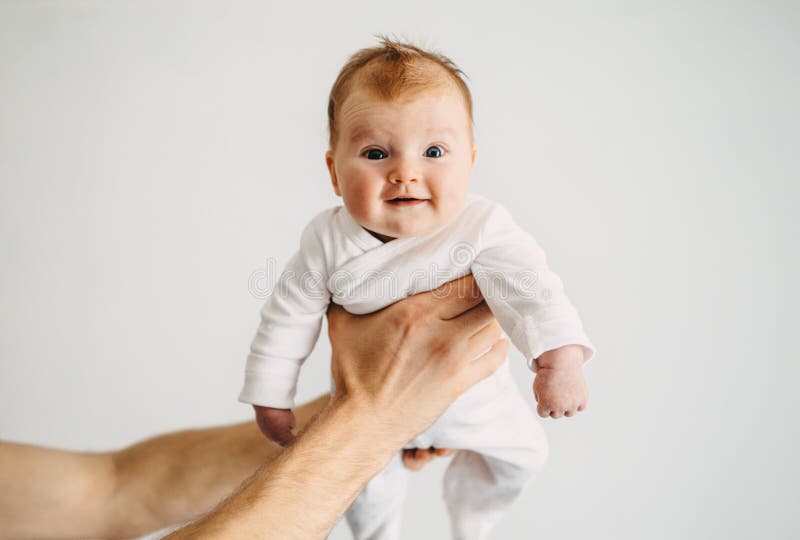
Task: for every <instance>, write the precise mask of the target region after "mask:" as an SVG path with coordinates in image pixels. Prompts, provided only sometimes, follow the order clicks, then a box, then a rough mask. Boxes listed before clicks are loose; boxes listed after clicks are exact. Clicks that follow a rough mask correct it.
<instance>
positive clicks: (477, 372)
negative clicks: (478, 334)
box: [463, 339, 508, 388]
mask: <svg viewBox="0 0 800 540" xmlns="http://www.w3.org/2000/svg"><path fill="white" fill-rule="evenodd" d="M507 354H508V340H507V339H501V340H500V341H497V342H495V343H494V345H492V347H491V349H489V351H488V352H487V353H486V354H484V355H483V356H481V357H480V358H476V359H475V360H473V361H472V362H470V363H469V364H467V366H466V367H465V368H464V371H463V373H464V377H465V379H464V380H465V384H466V385H467V386H466V388H469V387H471V386H472V385H474V384H476V383H478V382H480V381H482V380H483V379H485V378H486V377H488V376H489V375H491V374H492V373H494V372H495V371H497V368H499V367H500V366H501V365H502V364H503V362H504V361H505V359H506V355H507Z"/></svg>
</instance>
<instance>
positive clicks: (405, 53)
mask: <svg viewBox="0 0 800 540" xmlns="http://www.w3.org/2000/svg"><path fill="white" fill-rule="evenodd" d="M377 37H378V38H379V39H380V41H381V45H379V46H377V47H369V48H366V49H361V50H360V51H358V52H356V53H355V54H354V55H353V56H351V57H350V59H349V60H348V61H347V63H346V64H345V65H344V67H342V70H341V71H340V72H339V76H338V77H337V78H336V81H335V82H334V83H333V87H332V88H331V93H330V97H329V98H328V130H329V140H328V144H329V145H330V149H331V150H333V149H334V148H335V145H336V140H337V136H338V133H337V131H336V113H337V110H338V109H339V107H341V106H342V103H344V100H345V99H346V98H347V96H348V95H349V93H350V92H351V90H352V89H353V86H354V85H357V86H358V87H359V88H366V89H367V90H368V91H369V92H371V93H372V94H373V95H374V96H376V97H378V98H379V99H383V100H386V101H392V100H395V99H397V98H399V97H401V96H403V97H413V96H414V95H416V94H420V93H422V92H425V91H429V90H434V89H441V88H447V87H448V86H450V85H454V86H455V88H456V89H457V90H458V92H459V93H460V94H461V96H462V97H463V98H464V105H465V106H466V108H467V114H468V115H469V120H470V128H471V125H472V95H471V94H470V91H469V88H468V87H467V83H466V82H465V80H464V79H465V78H466V75H465V74H464V72H463V71H461V69H460V68H459V67H458V66H456V65H455V63H454V62H453V61H452V60H450V59H449V58H447V57H446V56H444V55H443V54H440V53H438V52H435V51H426V50H424V49H422V48H420V47H417V46H415V45H411V44H409V43H403V42H400V41H396V40H392V39H390V38H388V37H386V36H377Z"/></svg>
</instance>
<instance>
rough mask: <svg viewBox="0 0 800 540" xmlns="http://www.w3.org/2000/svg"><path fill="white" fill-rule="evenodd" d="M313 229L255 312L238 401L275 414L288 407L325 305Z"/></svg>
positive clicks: (324, 280)
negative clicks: (255, 325)
mask: <svg viewBox="0 0 800 540" xmlns="http://www.w3.org/2000/svg"><path fill="white" fill-rule="evenodd" d="M318 224H319V220H313V221H312V222H311V223H309V225H308V226H307V227H306V228H305V230H304V231H303V235H302V238H301V240H300V249H299V251H298V252H297V253H295V254H294V256H292V258H291V259H290V260H289V262H288V264H287V265H286V268H285V269H284V270H283V273H282V274H281V276H280V278H279V279H278V282H277V283H276V284H275V288H274V289H273V291H272V294H270V296H269V298H267V300H266V302H265V303H264V306H263V308H262V309H261V324H260V325H259V327H258V331H257V333H256V336H255V337H254V338H253V342H252V344H251V345H250V354H249V355H248V357H247V365H246V367H245V381H244V387H243V388H242V391H241V393H240V395H239V401H242V402H245V403H250V404H254V405H262V406H264V407H276V408H281V409H289V408H292V407H293V406H294V397H295V393H296V391H297V379H298V377H299V374H300V367H301V366H302V365H303V362H304V361H305V359H306V358H307V357H308V355H309V354H311V351H312V350H313V349H314V345H315V344H316V342H317V338H318V337H319V332H320V327H321V325H322V317H323V316H324V314H325V311H326V310H327V307H328V302H329V301H330V294H329V293H328V288H327V281H328V275H327V274H328V272H327V269H326V264H325V252H324V249H323V245H322V241H321V239H320V235H319V234H318V232H319V231H318V230H317V228H318Z"/></svg>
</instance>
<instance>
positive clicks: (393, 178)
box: [389, 160, 419, 184]
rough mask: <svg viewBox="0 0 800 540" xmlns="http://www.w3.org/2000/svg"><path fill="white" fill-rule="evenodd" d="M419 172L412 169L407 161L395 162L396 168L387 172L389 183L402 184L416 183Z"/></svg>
mask: <svg viewBox="0 0 800 540" xmlns="http://www.w3.org/2000/svg"><path fill="white" fill-rule="evenodd" d="M418 181H419V172H418V171H416V170H415V169H414V167H413V166H412V164H411V163H409V161H408V160H402V161H398V162H397V166H396V167H394V168H393V169H392V170H391V171H390V172H389V182H391V183H392V184H402V183H403V182H418Z"/></svg>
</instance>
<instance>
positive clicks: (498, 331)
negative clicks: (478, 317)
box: [467, 308, 503, 356]
mask: <svg viewBox="0 0 800 540" xmlns="http://www.w3.org/2000/svg"><path fill="white" fill-rule="evenodd" d="M476 309H477V308H476ZM490 313H491V312H490ZM479 323H480V321H473V326H476V327H477V328H476V330H475V333H474V334H472V335H471V336H470V337H469V339H468V340H467V346H468V348H469V350H468V352H469V353H474V354H475V356H478V355H479V354H481V353H482V352H483V351H488V350H489V349H490V348H491V347H492V345H494V344H495V343H497V342H498V341H499V340H500V338H501V337H502V335H503V329H502V328H500V324H499V323H498V322H497V321H496V320H495V319H494V318H490V319H488V320H486V322H485V324H483V326H478V324H479Z"/></svg>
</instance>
